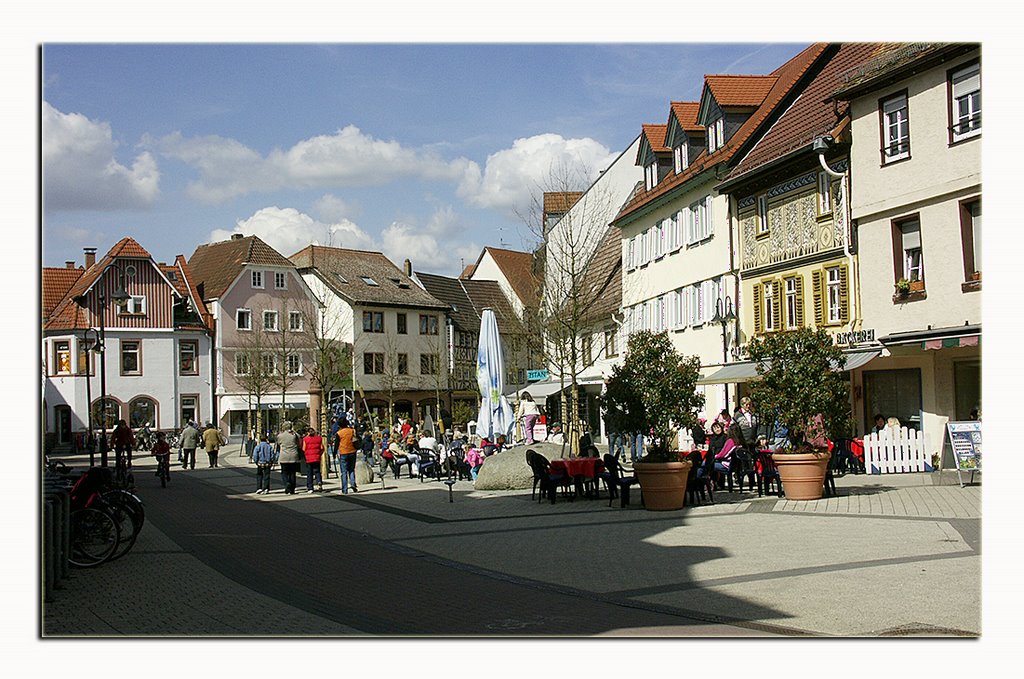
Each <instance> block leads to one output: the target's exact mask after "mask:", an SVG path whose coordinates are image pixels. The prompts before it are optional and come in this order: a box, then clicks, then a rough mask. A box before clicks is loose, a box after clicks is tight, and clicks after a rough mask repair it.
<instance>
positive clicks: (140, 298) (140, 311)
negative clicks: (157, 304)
mask: <svg viewBox="0 0 1024 679" xmlns="http://www.w3.org/2000/svg"><path fill="white" fill-rule="evenodd" d="M118 315H119V316H145V315H146V296H145V295H132V296H131V297H129V298H128V300H127V301H126V302H125V303H124V306H123V307H121V308H120V310H119V311H118Z"/></svg>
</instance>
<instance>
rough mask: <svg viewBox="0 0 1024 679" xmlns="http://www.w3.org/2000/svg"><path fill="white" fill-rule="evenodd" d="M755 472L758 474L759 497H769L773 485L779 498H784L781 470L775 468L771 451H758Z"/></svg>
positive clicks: (755, 459)
mask: <svg viewBox="0 0 1024 679" xmlns="http://www.w3.org/2000/svg"><path fill="white" fill-rule="evenodd" d="M754 471H755V472H756V473H757V496H758V497H762V496H764V495H768V493H769V492H770V491H771V488H772V484H774V485H775V489H776V492H777V494H778V496H779V497H782V478H781V477H779V468H778V467H776V466H775V461H774V460H772V452H771V451H770V450H759V451H757V456H756V457H755V458H754Z"/></svg>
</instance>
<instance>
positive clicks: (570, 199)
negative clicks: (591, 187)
mask: <svg viewBox="0 0 1024 679" xmlns="http://www.w3.org/2000/svg"><path fill="white" fill-rule="evenodd" d="M582 195H583V192H582V191H545V192H544V212H545V214H546V213H549V212H554V213H557V214H561V213H565V212H568V211H569V208H571V207H572V206H573V205H575V204H576V201H578V200H579V199H580V197H581V196H582Z"/></svg>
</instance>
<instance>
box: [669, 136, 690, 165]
mask: <svg viewBox="0 0 1024 679" xmlns="http://www.w3.org/2000/svg"><path fill="white" fill-rule="evenodd" d="M672 159H673V160H674V161H675V165H676V174H679V173H681V172H682V171H683V170H685V169H686V168H687V167H689V166H690V153H689V150H688V148H687V143H686V139H683V141H682V142H680V143H679V145H678V146H676V147H675V148H674V149H672Z"/></svg>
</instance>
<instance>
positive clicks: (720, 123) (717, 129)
mask: <svg viewBox="0 0 1024 679" xmlns="http://www.w3.org/2000/svg"><path fill="white" fill-rule="evenodd" d="M724 145H725V119H723V118H718V119H717V120H715V121H714V122H713V123H711V124H710V125H708V153H714V152H715V151H716V150H718V149H720V148H722V146H724Z"/></svg>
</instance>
